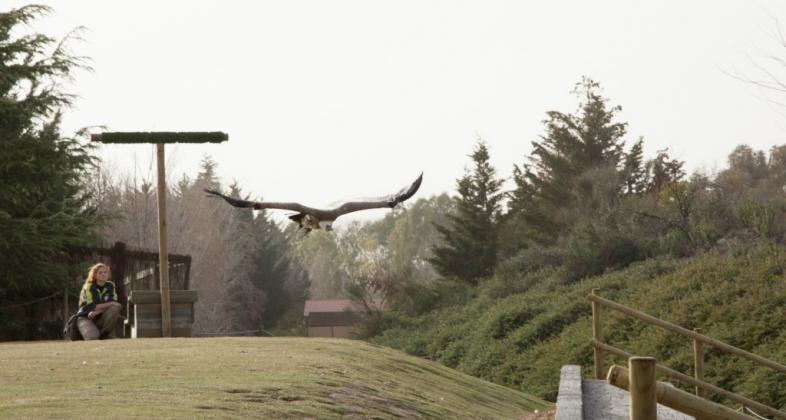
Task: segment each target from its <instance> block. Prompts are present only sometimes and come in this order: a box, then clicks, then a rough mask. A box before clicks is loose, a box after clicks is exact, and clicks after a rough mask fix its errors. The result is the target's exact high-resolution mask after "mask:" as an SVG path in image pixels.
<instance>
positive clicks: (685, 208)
mask: <svg viewBox="0 0 786 420" xmlns="http://www.w3.org/2000/svg"><path fill="white" fill-rule="evenodd" d="M47 12H49V9H47V8H46V7H42V6H27V7H23V8H20V9H16V10H12V11H10V12H5V13H0V66H1V70H2V71H0V94H1V95H2V96H1V97H2V101H0V146H1V147H0V177H1V179H2V180H3V182H2V183H0V276H2V284H0V302H2V304H0V308H1V307H2V306H3V305H13V304H17V303H20V302H26V301H30V300H35V299H38V298H41V297H43V296H47V295H49V294H51V293H53V292H56V291H61V290H63V287H64V282H66V280H67V279H68V273H69V270H72V269H73V268H72V267H69V266H68V264H67V262H66V261H67V258H66V257H67V254H68V249H69V247H73V246H79V245H94V244H102V243H104V244H106V243H110V242H114V241H124V242H126V243H128V244H129V245H131V246H134V247H139V248H149V249H155V248H156V243H155V238H156V235H155V231H154V230H155V220H156V219H155V218H156V216H155V197H154V190H153V183H152V182H151V181H150V180H144V179H137V178H131V177H127V176H126V177H123V176H122V175H118V174H112V173H111V172H110V171H108V170H107V169H106V168H102V166H101V163H100V162H99V161H98V160H97V159H96V158H95V156H94V154H93V150H92V147H91V146H90V144H89V143H88V142H86V141H85V139H84V137H83V136H82V133H76V134H75V135H74V136H70V137H69V136H65V135H63V134H62V133H60V120H61V115H62V113H63V112H65V111H66V110H67V108H68V106H69V105H70V104H71V102H72V100H73V96H72V95H70V94H68V93H66V92H64V91H63V90H62V84H63V83H64V82H66V81H67V80H68V78H69V76H70V75H71V74H72V73H73V72H74V71H75V70H77V69H81V68H86V67H87V66H86V60H85V59H84V58H81V57H78V56H75V55H73V54H71V53H70V52H69V51H68V49H67V48H66V46H67V45H68V39H66V40H62V41H57V40H55V39H52V38H50V37H47V36H45V35H41V34H29V35H25V34H24V32H23V31H22V33H23V34H22V35H18V33H20V32H19V31H18V30H17V28H18V27H20V26H23V25H26V24H28V23H30V22H32V21H33V20H34V19H35V18H36V17H38V16H40V15H41V14H44V13H47ZM573 93H574V94H575V95H576V97H577V100H578V108H577V110H576V111H575V112H573V113H566V112H561V111H549V112H547V113H546V117H545V119H544V120H543V134H542V135H541V137H540V138H539V139H537V140H535V141H532V142H531V146H532V148H531V150H532V151H531V153H530V154H529V155H528V156H525V157H524V158H523V161H522V162H521V163H520V164H517V165H515V166H514V168H513V176H512V181H513V182H512V184H513V185H514V187H513V188H512V189H510V190H503V185H504V180H503V179H501V178H500V177H499V176H498V175H497V172H496V169H495V168H494V167H493V166H492V165H491V163H490V155H491V153H492V152H493V150H491V149H490V148H489V146H488V145H487V144H486V143H484V142H482V141H480V142H478V143H477V144H476V145H475V147H474V148H473V150H472V151H471V153H470V155H469V158H470V160H471V164H472V166H471V167H470V168H469V169H468V170H467V171H466V173H464V174H463V175H462V176H460V177H459V178H458V179H457V180H456V195H455V196H449V195H447V194H441V195H436V196H433V197H426V198H420V199H418V200H416V201H414V202H413V203H407V205H406V206H402V207H401V208H397V209H394V210H393V211H392V212H390V213H389V214H388V215H386V216H385V217H384V218H382V219H381V220H378V221H375V222H372V223H365V224H361V223H353V224H350V225H349V226H348V227H346V228H345V229H342V231H341V232H339V234H337V235H327V234H322V233H319V232H315V233H314V234H311V235H308V236H305V237H303V236H301V235H298V234H297V232H296V230H295V229H294V227H293V226H289V227H281V226H278V225H277V224H276V223H274V222H273V221H272V220H271V219H270V218H269V216H268V214H267V213H265V212H259V213H256V214H255V213H253V212H252V211H251V210H239V209H235V208H231V207H229V206H226V205H225V204H224V203H221V202H220V201H218V200H207V199H206V198H205V197H204V194H203V192H202V190H203V189H204V188H214V189H219V190H223V191H225V192H227V193H228V194H230V195H232V196H235V197H241V196H242V198H248V197H246V196H243V190H242V188H241V186H239V185H236V184H235V185H228V186H226V185H222V184H221V181H220V180H219V179H218V178H217V177H216V175H215V168H216V163H215V162H213V161H212V159H210V157H205V159H204V160H203V162H202V165H201V169H200V171H199V173H198V174H196V175H195V177H194V178H193V179H191V178H189V177H188V176H186V175H183V177H182V178H181V179H180V180H179V181H178V182H177V183H176V185H175V186H174V187H172V188H171V189H170V191H168V192H167V194H168V202H169V203H170V205H169V208H168V212H169V214H168V220H169V225H170V229H171V230H170V238H171V250H172V252H175V253H183V254H190V255H192V256H193V257H194V258H193V261H194V267H193V269H192V278H193V279H194V282H193V286H194V288H195V289H197V290H198V291H200V303H199V307H198V311H197V313H198V314H201V315H198V319H197V326H196V327H197V331H199V330H201V331H209V332H229V331H233V330H245V329H257V328H263V327H264V328H270V326H271V325H277V326H278V328H279V329H281V331H284V330H292V331H294V330H297V328H298V327H302V319H301V317H300V314H301V313H302V312H301V310H302V302H303V301H304V300H305V299H306V298H307V297H313V298H337V297H346V296H352V297H354V298H356V299H360V300H363V301H366V302H369V301H370V300H377V301H384V302H387V303H388V304H389V305H390V307H396V306H398V307H407V308H410V309H412V310H425V309H427V308H428V307H429V306H430V305H434V302H435V301H436V300H435V299H437V300H438V298H437V296H438V295H439V293H438V291H439V289H440V288H442V289H445V288H450V287H451V286H450V284H451V283H453V284H465V285H470V286H473V285H477V284H478V283H479V282H481V281H483V280H484V279H488V278H498V279H503V280H505V279H509V280H510V282H511V285H512V286H511V287H514V288H521V287H525V286H523V285H522V284H521V279H522V278H525V277H526V275H527V274H528V273H531V272H535V271H537V270H539V269H542V268H544V267H557V268H558V269H559V270H560V273H561V274H560V278H561V279H562V281H563V282H564V283H571V282H575V281H577V280H579V279H582V278H585V277H588V276H593V275H597V274H601V273H603V272H605V271H609V270H614V269H617V268H621V267H625V266H627V265H629V264H631V263H632V262H635V261H640V260H644V259H647V258H650V257H655V256H660V255H671V256H675V257H684V256H690V255H694V254H696V253H698V252H702V251H704V250H708V249H719V248H732V247H733V246H734V245H735V244H740V243H743V244H744V243H749V242H751V241H756V240H760V239H764V240H768V241H773V242H776V243H783V242H784V240H786V226H785V225H784V222H783V219H784V218H783V217H782V216H783V213H784V209H785V208H786V207H785V206H786V202H784V190H783V185H784V183H785V182H786V146H776V147H773V148H772V149H771V150H769V151H767V152H765V151H756V150H753V149H752V148H750V147H748V146H745V145H741V146H739V147H737V148H736V149H735V150H734V151H732V153H731V154H730V155H729V159H728V167H727V168H725V169H723V170H721V171H719V172H718V173H716V174H692V175H691V176H688V175H687V174H686V172H685V170H684V163H683V162H681V161H679V160H677V159H674V158H672V157H671V156H670V155H669V153H668V150H662V151H659V152H658V153H657V154H656V156H654V157H651V158H645V156H644V153H643V146H644V139H643V138H638V139H635V140H631V139H629V138H627V137H628V133H627V127H628V126H627V123H625V122H621V121H618V113H619V112H620V110H621V107H620V106H618V105H612V104H611V101H610V100H609V99H607V98H605V97H604V96H603V95H602V89H601V87H600V85H599V84H598V83H597V82H595V81H593V80H591V79H589V78H583V79H582V80H581V81H580V82H579V83H577V84H576V87H575V89H574V90H573ZM256 198H257V199H259V198H261V197H256ZM3 316H5V315H3V311H2V310H0V318H2V317H3ZM0 321H2V319H0ZM299 322H300V323H301V324H298V323H299Z"/></svg>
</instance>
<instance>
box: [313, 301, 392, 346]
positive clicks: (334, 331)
mask: <svg viewBox="0 0 786 420" xmlns="http://www.w3.org/2000/svg"><path fill="white" fill-rule="evenodd" d="M377 306H378V307H379V306H380V305H377ZM365 311H366V309H365V308H363V305H361V304H359V303H357V302H354V301H351V300H349V299H334V300H307V301H306V306H305V308H303V317H304V318H305V319H306V326H307V327H308V336H309V337H337V338H349V337H350V336H351V335H352V333H353V332H354V331H355V330H356V328H357V324H358V323H359V322H360V321H361V319H362V316H363V313H364V312H365Z"/></svg>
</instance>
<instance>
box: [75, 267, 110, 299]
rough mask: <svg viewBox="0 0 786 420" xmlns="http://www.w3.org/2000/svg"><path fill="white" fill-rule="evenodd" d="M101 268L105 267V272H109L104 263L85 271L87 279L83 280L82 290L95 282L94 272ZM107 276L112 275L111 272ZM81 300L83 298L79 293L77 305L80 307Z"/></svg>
mask: <svg viewBox="0 0 786 420" xmlns="http://www.w3.org/2000/svg"><path fill="white" fill-rule="evenodd" d="M102 267H105V268H106V269H107V270H109V266H108V265H106V264H104V263H98V264H94V265H93V266H92V267H90V269H89V270H87V278H86V279H85V284H83V285H82V288H83V289H84V287H85V286H89V284H90V283H94V282H95V281H96V271H98V269H99V268H102ZM109 275H110V276H111V275H112V272H111V270H110V271H109ZM83 298H84V297H83V296H82V293H80V294H79V304H80V305H81V304H82V300H83Z"/></svg>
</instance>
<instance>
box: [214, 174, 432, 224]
mask: <svg viewBox="0 0 786 420" xmlns="http://www.w3.org/2000/svg"><path fill="white" fill-rule="evenodd" d="M421 181H423V174H422V173H421V174H420V176H419V177H418V178H417V179H416V180H415V182H413V183H412V185H410V186H408V187H404V188H402V189H401V191H399V192H397V193H395V194H392V195H388V196H386V197H378V198H372V199H365V200H362V201H348V202H345V203H343V204H341V205H339V206H338V207H333V208H330V209H316V208H313V207H307V206H304V205H302V204H300V203H274V202H270V201H246V200H239V199H236V198H232V197H227V196H226V195H224V194H221V193H220V192H218V191H215V190H209V189H205V192H207V193H208V194H211V195H212V196H214V197H221V198H223V199H224V200H226V202H227V203H229V204H231V205H233V206H235V207H243V208H248V207H250V208H252V209H254V210H261V209H281V210H291V211H295V212H297V213H295V214H293V215H291V216H289V219H290V220H292V221H293V222H296V223H297V224H298V225H299V226H300V227H301V228H302V229H304V230H305V231H306V233H308V232H310V231H311V230H312V229H325V230H327V231H331V230H333V222H334V221H335V220H336V219H337V218H338V217H339V216H342V215H345V214H347V213H352V212H354V211H359V210H367V209H380V208H385V207H390V208H393V207H396V205H397V204H398V203H401V202H403V201H405V200H407V199H408V198H410V197H412V196H413V195H414V194H415V193H416V192H417V191H418V188H420V183H421Z"/></svg>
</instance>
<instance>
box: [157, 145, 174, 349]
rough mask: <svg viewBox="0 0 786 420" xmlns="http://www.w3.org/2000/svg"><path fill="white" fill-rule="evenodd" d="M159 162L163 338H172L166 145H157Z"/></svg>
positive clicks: (159, 250)
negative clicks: (167, 226)
mask: <svg viewBox="0 0 786 420" xmlns="http://www.w3.org/2000/svg"><path fill="white" fill-rule="evenodd" d="M156 160H157V161H158V274H159V275H158V278H159V279H160V283H161V284H160V288H161V336H163V337H171V336H172V317H171V313H172V311H171V308H170V302H169V251H168V249H167V242H166V172H165V170H164V166H165V165H164V164H165V163H166V161H165V160H164V144H163V143H157V144H156Z"/></svg>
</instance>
